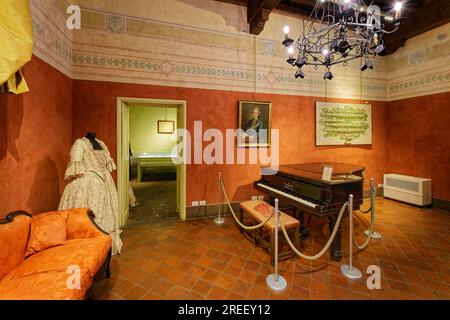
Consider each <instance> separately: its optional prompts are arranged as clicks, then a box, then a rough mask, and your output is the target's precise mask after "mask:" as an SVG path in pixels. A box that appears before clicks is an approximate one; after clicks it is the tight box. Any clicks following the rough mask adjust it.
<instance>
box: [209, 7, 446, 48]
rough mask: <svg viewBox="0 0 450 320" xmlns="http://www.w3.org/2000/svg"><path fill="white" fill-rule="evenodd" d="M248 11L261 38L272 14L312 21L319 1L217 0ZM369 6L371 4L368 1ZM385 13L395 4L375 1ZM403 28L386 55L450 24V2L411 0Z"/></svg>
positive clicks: (389, 43)
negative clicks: (411, 40)
mask: <svg viewBox="0 0 450 320" xmlns="http://www.w3.org/2000/svg"><path fill="white" fill-rule="evenodd" d="M216 1H220V2H226V3H233V4H239V5H242V6H246V7H247V18H248V19H247V21H248V23H249V26H250V33H251V34H256V35H257V34H260V33H261V32H262V30H263V29H264V25H265V23H266V21H267V20H268V19H269V14H270V13H271V12H272V10H274V9H276V10H278V11H284V12H289V13H294V14H298V15H302V16H305V17H309V16H310V14H311V11H312V9H313V8H314V6H315V4H316V3H317V0H216ZM367 2H370V1H367ZM374 3H375V4H377V5H379V6H380V8H381V9H382V11H384V12H386V13H388V14H391V13H392V14H393V3H394V0H374ZM403 15H404V16H405V17H406V20H405V22H404V24H403V25H402V26H401V27H400V28H399V30H397V31H396V32H394V33H392V34H388V35H386V36H385V46H386V48H387V52H386V54H390V53H393V52H395V51H396V50H397V49H398V48H400V47H402V46H403V45H404V43H405V41H406V40H408V39H409V38H412V37H415V36H417V35H419V34H421V33H424V32H427V31H429V30H432V29H434V28H437V27H439V26H442V25H444V24H446V23H449V22H450V1H448V0H445V1H438V0H408V1H407V2H405V4H404V9H403Z"/></svg>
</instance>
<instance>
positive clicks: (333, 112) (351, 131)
mask: <svg viewBox="0 0 450 320" xmlns="http://www.w3.org/2000/svg"><path fill="white" fill-rule="evenodd" d="M371 144H372V106H371V105H370V104H353V103H334V102H316V146H342V145H371Z"/></svg>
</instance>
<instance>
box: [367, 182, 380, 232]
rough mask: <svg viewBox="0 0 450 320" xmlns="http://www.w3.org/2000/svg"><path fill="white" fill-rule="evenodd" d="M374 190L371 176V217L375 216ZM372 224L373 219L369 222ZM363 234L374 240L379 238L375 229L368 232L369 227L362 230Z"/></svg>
mask: <svg viewBox="0 0 450 320" xmlns="http://www.w3.org/2000/svg"><path fill="white" fill-rule="evenodd" d="M375 193H376V190H375V183H374V180H373V178H371V179H370V202H371V203H370V207H371V210H372V211H373V212H372V213H373V214H372V217H373V218H374V217H375V199H376V194H375ZM371 223H372V224H373V223H374V221H372V222H371ZM364 235H365V236H366V237H369V236H370V237H371V238H372V239H374V240H381V234H380V233H378V232H376V231H375V230H372V234H371V233H370V229H369V230H366V231H364Z"/></svg>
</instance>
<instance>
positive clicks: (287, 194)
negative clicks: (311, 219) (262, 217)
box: [258, 183, 317, 209]
mask: <svg viewBox="0 0 450 320" xmlns="http://www.w3.org/2000/svg"><path fill="white" fill-rule="evenodd" d="M258 186H259V187H261V188H263V189H266V190H269V191H272V192H273V193H277V194H280V195H282V196H284V197H286V198H289V199H291V200H294V201H297V202H299V203H302V204H304V205H305V206H308V207H310V208H314V209H315V208H316V207H317V205H316V204H314V203H312V202H309V201H307V200H305V199H302V198H299V197H296V196H293V195H292V194H289V193H286V192H283V191H280V190H279V189H274V188H271V187H269V186H266V185H265V184H262V183H258Z"/></svg>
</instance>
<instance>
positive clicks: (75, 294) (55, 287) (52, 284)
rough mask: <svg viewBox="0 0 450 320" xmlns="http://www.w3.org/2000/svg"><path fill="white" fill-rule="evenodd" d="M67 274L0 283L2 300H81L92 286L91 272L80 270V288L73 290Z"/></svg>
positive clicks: (37, 276) (46, 274)
mask: <svg viewBox="0 0 450 320" xmlns="http://www.w3.org/2000/svg"><path fill="white" fill-rule="evenodd" d="M71 275H73V274H69V273H67V272H60V271H55V272H48V273H39V274H34V275H30V276H27V277H23V278H17V279H9V280H8V279H4V280H2V281H0V300H81V299H84V298H85V295H86V292H87V290H88V289H89V288H90V287H91V285H92V278H91V277H90V275H89V270H87V269H80V282H79V284H80V286H79V289H78V288H71V287H70V286H68V283H69V284H72V282H71V281H70V280H71V279H70V277H71Z"/></svg>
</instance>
